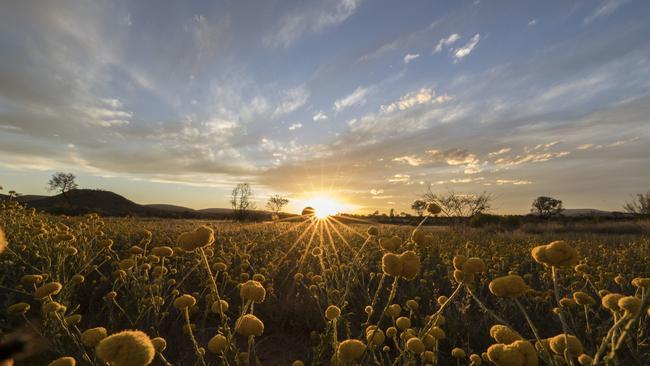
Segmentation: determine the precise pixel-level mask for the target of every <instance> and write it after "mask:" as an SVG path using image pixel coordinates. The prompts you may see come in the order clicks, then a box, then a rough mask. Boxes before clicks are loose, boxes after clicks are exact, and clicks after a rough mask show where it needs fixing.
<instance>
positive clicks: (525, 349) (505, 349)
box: [487, 340, 539, 366]
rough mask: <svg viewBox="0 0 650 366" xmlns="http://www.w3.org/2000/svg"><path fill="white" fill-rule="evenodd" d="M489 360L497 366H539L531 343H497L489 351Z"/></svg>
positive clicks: (522, 341) (521, 341)
mask: <svg viewBox="0 0 650 366" xmlns="http://www.w3.org/2000/svg"><path fill="white" fill-rule="evenodd" d="M487 359H488V360H489V361H491V362H493V363H495V364H496V365H497V366H537V365H538V364H539V360H538V359H537V352H536V351H535V347H533V345H532V344H530V342H528V341H525V340H519V341H516V342H514V343H512V344H503V343H497V344H493V345H491V346H490V347H489V348H488V350H487Z"/></svg>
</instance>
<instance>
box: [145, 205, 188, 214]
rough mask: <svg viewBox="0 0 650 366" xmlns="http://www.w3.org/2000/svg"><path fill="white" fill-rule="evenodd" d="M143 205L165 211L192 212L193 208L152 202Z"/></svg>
mask: <svg viewBox="0 0 650 366" xmlns="http://www.w3.org/2000/svg"><path fill="white" fill-rule="evenodd" d="M144 207H149V208H152V209H155V210H160V211H167V212H194V211H195V210H194V209H193V208H189V207H184V206H177V205H168V204H164V203H152V204H148V205H144Z"/></svg>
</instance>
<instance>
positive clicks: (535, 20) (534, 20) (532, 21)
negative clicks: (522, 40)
mask: <svg viewBox="0 0 650 366" xmlns="http://www.w3.org/2000/svg"><path fill="white" fill-rule="evenodd" d="M535 25H537V19H532V20H531V21H529V22H528V26H529V27H533V26H535Z"/></svg>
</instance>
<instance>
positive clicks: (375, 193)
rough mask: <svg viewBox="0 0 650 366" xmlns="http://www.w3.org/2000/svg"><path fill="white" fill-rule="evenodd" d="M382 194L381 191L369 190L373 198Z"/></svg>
mask: <svg viewBox="0 0 650 366" xmlns="http://www.w3.org/2000/svg"><path fill="white" fill-rule="evenodd" d="M382 193H384V190H383V189H374V188H373V189H371V190H370V194H371V195H373V196H376V195H379V194H382Z"/></svg>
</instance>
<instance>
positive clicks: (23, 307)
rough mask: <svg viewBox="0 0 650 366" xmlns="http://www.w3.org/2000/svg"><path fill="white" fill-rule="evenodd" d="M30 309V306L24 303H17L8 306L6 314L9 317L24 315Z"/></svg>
mask: <svg viewBox="0 0 650 366" xmlns="http://www.w3.org/2000/svg"><path fill="white" fill-rule="evenodd" d="M30 307H31V306H30V305H29V304H28V303H26V302H19V303H16V304H13V305H11V306H9V307H8V308H7V314H9V315H18V314H25V313H26V312H28V311H29V308H30Z"/></svg>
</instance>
